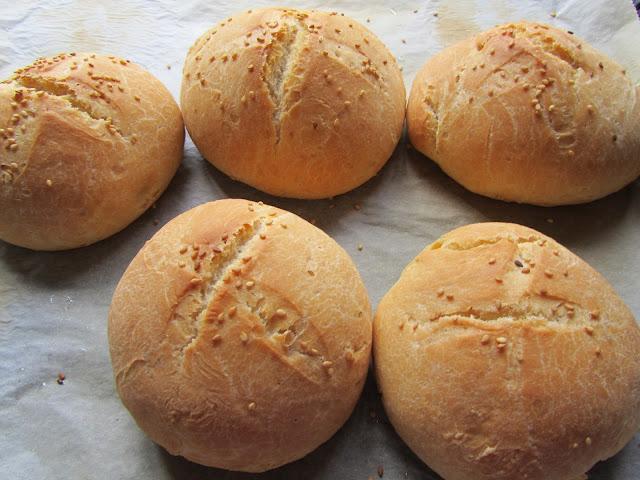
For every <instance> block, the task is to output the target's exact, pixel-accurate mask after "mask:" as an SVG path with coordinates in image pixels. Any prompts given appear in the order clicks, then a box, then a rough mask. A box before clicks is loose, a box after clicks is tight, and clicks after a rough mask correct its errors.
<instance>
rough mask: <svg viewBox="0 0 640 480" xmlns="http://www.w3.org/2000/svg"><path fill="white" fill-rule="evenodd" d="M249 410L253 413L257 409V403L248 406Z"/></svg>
mask: <svg viewBox="0 0 640 480" xmlns="http://www.w3.org/2000/svg"><path fill="white" fill-rule="evenodd" d="M247 408H248V409H249V411H250V412H253V411H254V410H255V409H256V402H251V403H249V405H247Z"/></svg>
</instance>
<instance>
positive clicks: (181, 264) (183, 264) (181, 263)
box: [178, 262, 186, 268]
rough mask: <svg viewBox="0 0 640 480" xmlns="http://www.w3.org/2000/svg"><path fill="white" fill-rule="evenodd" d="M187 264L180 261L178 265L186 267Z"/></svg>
mask: <svg viewBox="0 0 640 480" xmlns="http://www.w3.org/2000/svg"><path fill="white" fill-rule="evenodd" d="M185 265H186V263H184V262H180V263H178V267H180V268H184V267H185Z"/></svg>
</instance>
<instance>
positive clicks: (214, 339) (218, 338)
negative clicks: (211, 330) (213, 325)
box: [211, 335, 222, 345]
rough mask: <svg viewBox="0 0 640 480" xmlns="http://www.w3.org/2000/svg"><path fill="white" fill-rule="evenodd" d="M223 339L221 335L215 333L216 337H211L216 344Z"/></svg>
mask: <svg viewBox="0 0 640 480" xmlns="http://www.w3.org/2000/svg"><path fill="white" fill-rule="evenodd" d="M221 340H222V337H221V336H220V335H214V337H213V338H212V339H211V342H212V343H213V344H214V345H217V344H218V343H220V341H221Z"/></svg>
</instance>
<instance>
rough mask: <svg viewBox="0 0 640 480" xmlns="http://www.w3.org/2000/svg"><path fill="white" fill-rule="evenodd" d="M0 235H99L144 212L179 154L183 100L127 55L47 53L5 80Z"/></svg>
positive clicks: (66, 238)
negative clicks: (174, 96)
mask: <svg viewBox="0 0 640 480" xmlns="http://www.w3.org/2000/svg"><path fill="white" fill-rule="evenodd" d="M0 136H1V137H0V138H1V140H2V147H3V148H2V149H0V239H2V240H4V241H6V242H9V243H13V244H14V245H20V246H22V247H27V248H31V249H34V250H64V249H69V248H76V247H82V246H85V245H89V244H91V243H94V242H97V241H98V240H102V239H103V238H106V237H108V236H110V235H113V234H114V233H116V232H119V231H120V230H122V229H123V228H124V227H126V226H127V225H129V224H130V223H131V222H132V221H133V220H135V219H136V218H138V217H139V216H140V215H141V214H142V213H143V212H144V211H145V210H147V208H149V207H150V206H151V205H152V204H153V202H155V201H156V199H157V198H158V197H159V196H160V194H161V193H162V192H163V191H164V190H165V188H166V187H167V185H168V184H169V182H170V181H171V178H173V175H174V173H175V172H176V170H177V169H178V165H179V164H180V161H181V159H182V149H183V144H184V126H183V123H182V116H181V114H180V109H179V108H178V105H177V104H176V102H175V101H174V100H173V97H172V96H171V94H170V93H169V91H168V90H167V89H166V88H165V87H164V85H162V83H160V82H159V81H158V80H157V79H156V78H155V77H154V76H153V75H151V74H150V73H149V72H147V71H146V70H144V69H142V68H141V67H139V66H137V65H135V64H134V63H132V62H131V61H129V60H125V59H123V58H118V57H115V56H106V55H96V54H91V53H66V54H65V53H63V54H60V55H56V56H54V57H51V58H40V59H38V60H36V61H35V62H34V63H33V64H31V65H29V66H26V67H23V68H20V69H18V70H16V72H15V73H14V74H13V75H12V76H11V77H10V78H9V79H7V80H5V81H3V82H1V83H0Z"/></svg>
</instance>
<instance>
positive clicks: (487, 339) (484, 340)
mask: <svg viewBox="0 0 640 480" xmlns="http://www.w3.org/2000/svg"><path fill="white" fill-rule="evenodd" d="M489 340H490V337H489V335H486V334H485V335H483V336H482V338H481V339H480V343H481V344H482V345H486V344H487V343H489Z"/></svg>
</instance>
